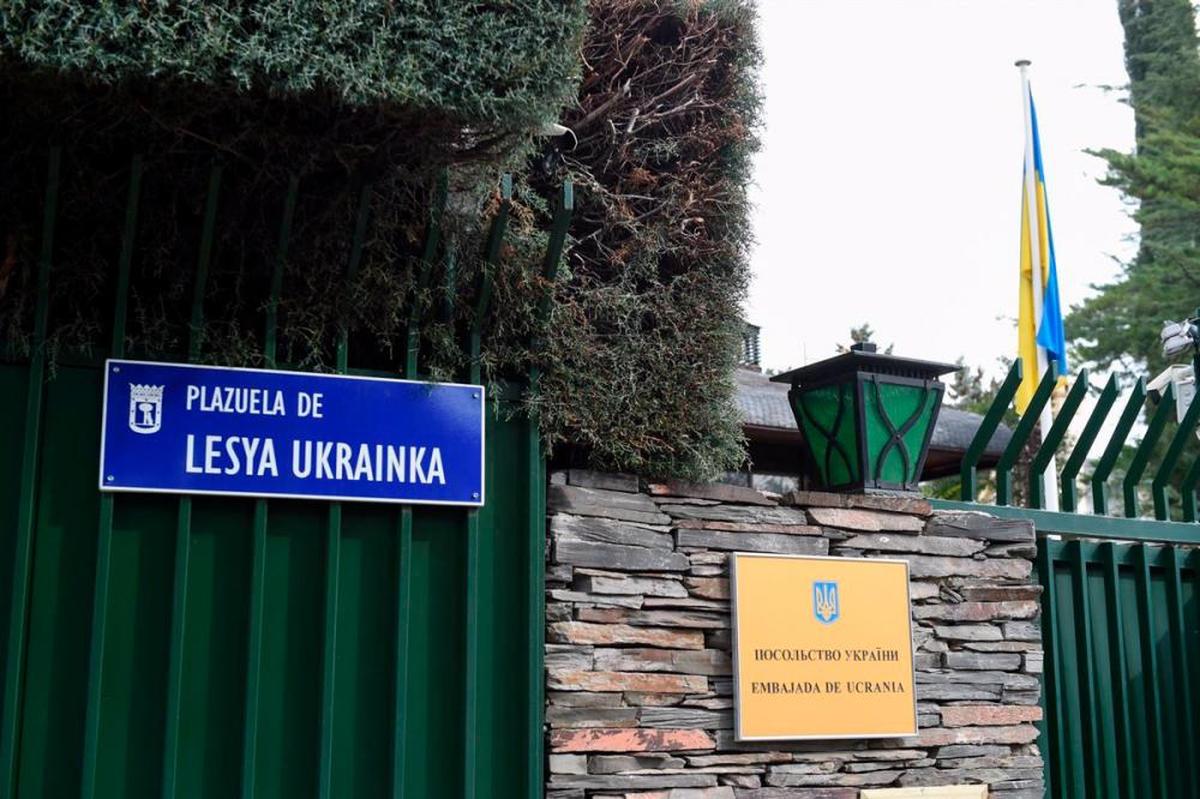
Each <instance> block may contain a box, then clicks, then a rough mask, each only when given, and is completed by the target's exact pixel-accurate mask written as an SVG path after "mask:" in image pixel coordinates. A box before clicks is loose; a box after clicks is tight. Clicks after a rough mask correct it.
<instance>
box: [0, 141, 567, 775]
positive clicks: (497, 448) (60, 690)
mask: <svg viewBox="0 0 1200 799" xmlns="http://www.w3.org/2000/svg"><path fill="white" fill-rule="evenodd" d="M60 162H61V156H60V154H59V152H58V151H57V150H55V151H52V152H51V155H50V161H49V169H48V179H47V189H46V202H45V210H44V222H43V230H42V233H41V238H42V241H41V258H40V261H39V263H38V266H37V270H38V288H39V298H38V299H39V301H38V307H37V313H36V320H35V330H34V331H33V334H34V338H33V341H34V346H33V356H32V359H31V360H29V361H27V362H21V363H14V362H8V363H0V420H3V423H2V424H0V575H3V579H4V580H5V582H4V583H3V585H4V590H3V591H0V625H2V626H0V679H2V685H3V695H2V703H0V796H2V797H13V799H41V797H47V798H49V797H75V796H82V797H85V798H86V799H99V798H100V797H114V798H115V797H151V796H153V797H160V796H161V797H234V796H241V797H246V798H247V799H250V798H251V797H253V798H254V799H265V798H266V797H280V799H282V798H283V797H288V798H289V799H290V798H291V797H300V796H318V797H372V796H378V797H384V796H386V797H409V798H410V799H418V798H420V799H424V798H425V797H430V798H432V797H454V796H465V797H518V796H520V797H533V796H540V795H541V792H542V758H543V755H542V737H543V736H542V717H541V716H542V685H541V680H542V629H543V624H542V614H543V601H542V584H543V579H542V569H543V546H544V544H543V541H544V532H543V525H544V501H545V498H544V489H543V485H544V462H543V459H542V454H541V452H540V448H539V437H538V430H537V425H536V421H533V420H530V419H528V418H526V417H523V416H517V415H515V414H514V413H512V412H511V410H512V409H511V408H508V407H507V405H508V403H507V402H502V403H501V407H499V408H497V407H496V406H495V405H494V404H492V403H489V416H488V418H487V420H486V428H487V431H486V447H487V453H488V461H487V464H486V480H487V483H488V503H487V505H486V506H485V507H484V508H482V509H479V510H463V509H452V508H439V507H398V506H395V505H378V504H366V503H345V504H342V503H336V502H313V501H283V500H270V501H269V502H268V501H266V500H252V499H238V498H225V497H173V496H161V495H121V496H117V497H114V496H113V495H111V494H105V495H101V494H100V493H99V492H98V491H97V489H96V469H97V465H98V463H99V461H98V457H99V454H98V453H99V435H100V408H101V392H102V386H103V372H102V363H101V362H99V361H98V360H93V361H92V362H79V363H73V362H67V361H63V362H61V363H58V364H57V365H56V368H55V369H54V370H53V374H51V370H50V368H49V366H48V364H47V359H46V352H45V346H44V343H45V337H46V330H47V306H48V302H47V299H48V296H49V294H50V292H51V291H52V288H53V274H54V272H53V255H54V225H55V207H56V202H57V186H58V182H59V170H60ZM140 178H141V164H140V161H139V160H138V159H134V160H133V162H132V165H131V167H130V171H129V184H128V200H127V207H128V211H127V214H126V220H125V231H124V235H123V244H122V248H121V252H120V253H119V254H118V253H114V263H115V268H114V280H113V283H114V286H113V295H114V296H115V298H116V299H115V308H114V313H113V322H112V346H111V353H112V354H113V355H118V356H119V355H122V354H123V351H124V348H125V333H124V329H125V316H126V313H127V312H126V294H127V292H128V285H129V271H130V252H131V242H132V239H133V236H134V234H135V232H136V229H137V215H138V214H137V211H138V200H139V183H140ZM219 186H220V171H219V167H214V169H213V172H212V175H211V179H210V182H209V195H208V201H207V207H206V210H205V218H204V235H203V239H202V240H201V242H200V247H199V261H198V265H197V268H196V279H195V282H196V288H195V294H194V298H193V306H192V307H193V316H192V322H193V325H192V329H193V331H195V330H196V329H197V328H198V326H199V325H198V323H199V322H202V321H203V312H204V293H205V286H204V280H205V274H206V271H207V259H208V258H209V257H211V251H212V235H213V224H214V219H215V214H216V207H217V198H218V194H219ZM297 190H298V188H297V182H296V181H295V180H293V181H292V183H291V185H290V187H289V189H288V192H287V196H286V197H282V198H279V199H280V203H279V205H280V207H282V208H283V213H282V221H281V225H280V233H279V252H278V257H277V259H276V263H275V264H274V265H273V270H274V272H273V275H272V278H271V281H270V285H271V292H272V295H271V296H270V297H269V298H267V302H266V303H265V306H264V307H265V313H264V317H265V319H264V322H263V324H264V329H265V339H264V340H265V341H266V342H267V344H266V347H267V350H266V352H265V353H264V356H265V360H266V362H267V364H268V365H269V366H274V365H275V352H274V348H275V340H276V330H275V325H276V320H275V308H276V306H277V303H278V299H279V292H280V290H281V282H282V265H283V263H284V261H285V258H286V248H287V243H288V237H289V232H290V228H291V213H292V209H294V207H295V201H296V192H297ZM505 190H506V196H507V192H510V191H511V184H510V183H509V182H507V181H506V183H505ZM444 197H445V192H444V188H443V191H442V193H441V198H442V201H444ZM570 204H571V198H570V187H569V186H565V187H564V193H563V198H562V203H561V204H560V205H561V207H560V208H559V211H558V213H557V215H556V218H555V221H554V229H553V231H552V234H551V240H550V248H549V251H548V252H547V255H546V270H547V273H548V275H547V276H549V277H551V278H552V277H553V271H554V269H555V267H556V265H557V262H558V260H559V257H560V255H561V251H562V244H563V240H564V237H565V234H566V224H567V219H568V215H569V210H570ZM506 207H507V206H505V208H506ZM363 208H364V209H365V205H364V207H363ZM436 211H437V209H436V208H435V209H434V213H432V214H431V216H430V224H429V230H428V231H427V234H426V235H427V240H426V256H427V257H426V259H425V269H426V272H427V271H428V267H429V264H430V262H431V261H432V258H433V255H434V253H435V252H436V250H437V246H438V244H437V230H438V216H437V213H436ZM360 212H361V214H360V216H359V220H360V224H359V228H358V230H357V231H356V234H355V239H354V245H353V250H352V252H350V253H348V254H347V257H348V267H347V269H348V271H352V270H353V269H354V268H355V266H356V262H357V258H358V255H359V253H360V248H361V246H362V241H363V233H364V230H365V213H366V212H365V210H363V209H360ZM505 219H506V211H505V210H502V211H501V213H500V215H499V216H498V217H497V218H496V220H495V222H494V223H493V227H492V231H491V233H492V235H491V238H490V240H489V242H488V253H487V257H488V259H489V261H494V260H495V257H496V254H497V253H498V252H499V247H500V242H501V240H502V238H503V234H504V222H505ZM427 277H428V275H427V273H426V274H422V276H421V279H422V281H424V280H426V279H427ZM478 293H479V296H480V297H481V301H480V308H479V314H478V316H477V321H476V324H475V326H474V328H473V329H472V330H471V333H470V335H471V340H472V341H471V350H472V353H473V354H474V355H475V356H476V357H474V358H473V359H472V366H471V374H469V375H465V376H466V377H468V378H472V379H474V380H476V381H477V380H478V377H479V374H478V368H479V367H478V357H477V356H478V352H479V336H480V328H481V326H482V320H483V314H484V313H485V311H486V297H487V295H488V294H490V288H489V287H488V286H486V285H485V286H481V287H479V291H478ZM420 321H421V320H420V318H419V314H418V313H417V312H416V311H414V312H413V314H412V317H411V321H410V323H409V348H408V353H407V356H406V358H405V362H404V363H403V364H401V365H399V366H400V368H399V371H401V372H402V373H403V374H405V375H408V376H416V375H417V374H418V370H417V353H418V351H419V342H418V333H419V329H418V326H419V323H420ZM197 347H198V343H197V341H196V339H195V337H194V336H193V341H192V343H191V347H190V348H189V355H190V356H191V357H195V356H196V354H197V352H196V349H197ZM338 366H339V368H340V369H341V370H342V371H347V372H350V373H354V372H355V370H354V369H353V359H352V356H351V353H350V352H349V346H348V342H347V336H345V335H343V336H342V340H341V342H340V345H339V347H338ZM534 379H536V377H535V378H534Z"/></svg>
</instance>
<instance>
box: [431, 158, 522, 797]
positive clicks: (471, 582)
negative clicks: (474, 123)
mask: <svg viewBox="0 0 1200 799" xmlns="http://www.w3.org/2000/svg"><path fill="white" fill-rule="evenodd" d="M511 198H512V176H511V175H508V174H505V175H504V176H503V177H502V178H501V186H500V208H499V210H498V211H497V213H496V216H495V218H494V219H493V220H492V224H491V227H490V229H489V231H488V238H487V244H486V246H485V249H484V256H483V265H482V274H481V275H480V279H479V289H478V291H477V293H476V302H475V313H474V316H473V318H472V320H471V329H470V333H469V335H468V343H467V353H468V355H467V357H468V366H467V381H468V382H470V383H473V384H477V383H479V382H480V381H481V380H482V377H483V376H482V373H481V364H480V350H481V342H482V337H483V324H484V319H485V318H486V316H487V312H488V306H489V304H490V303H491V296H492V270H493V269H495V268H496V264H497V261H498V260H499V257H500V246H501V244H503V242H504V231H505V228H506V226H507V224H508V214H509V206H510V204H511ZM446 277H447V284H448V285H447V290H446V295H447V302H449V300H450V297H451V296H452V295H453V290H454V287H453V284H452V281H453V278H454V273H453V271H452V270H450V269H447V273H446ZM482 513H483V511H482V510H480V509H477V508H472V509H471V510H469V511H467V619H466V622H467V624H466V632H467V641H466V657H467V667H466V683H467V684H466V719H465V721H466V723H465V724H464V725H463V729H464V732H465V733H466V741H465V742H464V749H463V751H464V758H463V773H464V775H465V780H466V783H465V794H466V797H467V799H474V797H475V796H476V794H477V792H478V789H477V782H478V781H479V779H480V772H479V768H478V749H479V738H480V736H481V735H484V734H486V733H485V732H484V731H483V730H481V729H480V726H479V693H480V674H479V661H480V648H481V642H480V638H481V637H482V635H483V634H484V631H483V630H481V629H480V621H479V616H480V608H479V602H480V598H479V594H480V580H481V579H482V573H481V569H480V548H481V541H480V535H481V529H480V528H481V516H482Z"/></svg>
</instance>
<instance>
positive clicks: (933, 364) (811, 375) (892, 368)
mask: <svg viewBox="0 0 1200 799" xmlns="http://www.w3.org/2000/svg"><path fill="white" fill-rule="evenodd" d="M961 368H962V367H960V366H959V365H958V364H954V363H941V362H938V361H923V360H918V359H916V358H902V357H900V356H898V355H885V354H884V353H881V352H876V351H875V345H874V344H871V343H870V342H865V343H864V344H855V345H854V346H853V347H851V348H850V351H849V352H844V353H842V354H841V355H835V356H834V357H832V358H826V359H825V360H823V361H817V362H816V363H813V364H809V365H808V366H802V367H800V368H799V369H792V370H791V371H790V372H784V373H783V374H778V375H775V376H774V377H772V378H771V382H773V383H788V384H790V385H792V386H793V387H795V386H800V385H802V384H804V383H814V382H818V381H820V382H824V381H826V380H829V379H830V378H835V377H838V376H840V375H843V374H844V375H851V374H855V373H858V372H864V373H867V374H882V375H892V376H895V377H908V378H913V379H917V380H935V379H937V378H938V377H940V376H941V375H944V374H949V373H950V372H957V371H958V370H959V369H961Z"/></svg>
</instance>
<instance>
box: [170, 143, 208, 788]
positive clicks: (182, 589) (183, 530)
mask: <svg viewBox="0 0 1200 799" xmlns="http://www.w3.org/2000/svg"><path fill="white" fill-rule="evenodd" d="M221 174H222V169H221V166H220V165H219V164H217V165H214V166H213V168H212V169H211V170H210V171H209V178H208V199H207V201H206V203H205V208H204V227H203V229H202V231H201V234H200V257H199V258H198V260H197V262H196V274H195V276H194V279H193V281H192V313H191V319H190V322H189V324H188V361H190V362H194V361H197V360H199V358H200V352H201V350H202V349H203V346H204V296H205V294H206V293H207V288H208V270H209V267H210V265H211V263H212V251H213V243H214V238H215V236H216V225H217V202H218V198H219V197H220V193H221ZM191 545H192V498H191V497H189V496H182V497H180V498H179V509H178V520H177V522H176V528H175V576H174V580H173V582H172V593H173V596H172V599H171V643H170V647H171V649H170V655H169V658H170V660H169V664H170V665H169V666H168V674H167V719H166V739H165V741H164V745H163V796H164V797H165V798H167V799H170V798H171V797H174V796H175V789H176V778H177V770H178V766H179V715H180V693H181V692H182V691H183V642H184V634H185V626H186V620H187V586H188V559H189V557H190V555H191Z"/></svg>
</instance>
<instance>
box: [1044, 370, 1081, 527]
mask: <svg viewBox="0 0 1200 799" xmlns="http://www.w3.org/2000/svg"><path fill="white" fill-rule="evenodd" d="M1087 390H1088V372H1087V369H1082V370H1080V372H1079V376H1078V377H1076V378H1075V384H1074V385H1072V386H1071V391H1070V392H1069V393H1068V394H1067V398H1066V399H1065V400H1064V401H1063V404H1062V408H1061V409H1059V411H1058V416H1057V417H1055V419H1054V422H1053V424H1051V425H1050V430H1049V431H1047V432H1045V433H1044V437H1043V439H1042V444H1041V446H1040V447H1038V451H1037V454H1035V455H1034V456H1033V462H1032V464H1031V465H1030V467H1029V507H1031V508H1044V507H1046V497H1045V496H1044V493H1045V480H1044V475H1045V474H1046V469H1047V468H1048V467H1049V466H1050V461H1051V460H1052V459H1053V458H1054V453H1055V451H1056V450H1057V449H1058V445H1059V444H1061V443H1062V441H1063V439H1064V438H1066V436H1067V430H1068V429H1069V428H1070V426H1071V420H1072V419H1074V418H1075V412H1076V411H1078V410H1079V404H1080V403H1081V402H1083V398H1084V396H1085V395H1086V394H1087ZM1057 482H1058V481H1057V480H1054V481H1052V483H1057Z"/></svg>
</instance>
